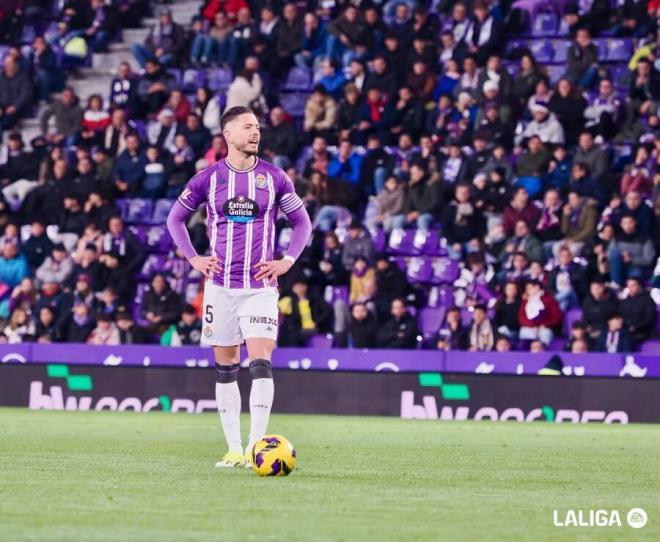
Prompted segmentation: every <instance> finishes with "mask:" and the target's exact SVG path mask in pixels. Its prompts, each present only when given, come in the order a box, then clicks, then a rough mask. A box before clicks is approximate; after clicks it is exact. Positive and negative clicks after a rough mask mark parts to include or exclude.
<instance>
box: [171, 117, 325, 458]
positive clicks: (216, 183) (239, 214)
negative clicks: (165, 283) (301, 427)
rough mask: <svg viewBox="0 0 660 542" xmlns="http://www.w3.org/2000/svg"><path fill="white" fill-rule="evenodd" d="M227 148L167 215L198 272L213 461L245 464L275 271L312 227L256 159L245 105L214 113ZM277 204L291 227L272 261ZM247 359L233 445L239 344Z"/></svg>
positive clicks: (260, 416) (257, 411)
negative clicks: (217, 434)
mask: <svg viewBox="0 0 660 542" xmlns="http://www.w3.org/2000/svg"><path fill="white" fill-rule="evenodd" d="M221 127H222V133H223V135H224V137H225V140H226V142H227V149H228V154H227V157H226V158H225V159H224V160H220V161H219V162H216V163H215V164H213V165H212V166H209V167H207V168H206V169H204V170H203V171H201V172H199V173H198V174H197V175H195V176H194V177H193V178H192V179H190V181H189V182H188V185H187V186H186V188H185V189H184V190H183V192H182V193H181V195H180V196H179V197H178V199H177V201H176V202H175V203H174V206H173V207H172V210H171V211H170V214H169V216H168V218H167V227H168V229H169V231H170V234H171V235H172V239H174V242H175V244H176V246H177V247H179V248H180V249H181V251H182V252H183V254H184V255H185V257H186V258H187V259H188V261H189V262H190V264H191V265H192V266H193V267H194V268H195V269H196V270H197V271H200V272H201V273H203V275H204V276H205V277H206V284H205V288H204V303H203V307H204V309H203V312H204V314H203V320H204V322H203V328H202V338H201V342H202V344H208V345H211V346H213V351H214V357H215V368H216V385H215V397H216V400H217V403H218V412H219V413H220V422H221V424H222V429H223V431H224V434H225V438H226V440H227V445H228V446H229V451H228V452H227V454H226V455H225V456H224V457H223V459H222V460H221V461H219V462H218V463H216V465H215V466H216V467H240V466H245V467H246V468H249V467H250V466H251V464H252V460H251V450H252V447H253V446H254V443H255V442H256V441H257V440H259V439H260V438H261V437H263V436H264V435H265V434H266V427H267V425H268V417H269V416H270V409H271V405H272V403H273V392H274V387H273V373H272V369H271V355H272V353H273V349H274V348H275V344H276V340H277V323H278V312H277V301H278V290H277V277H278V276H280V275H283V274H284V273H286V272H287V271H288V270H289V269H290V268H291V266H292V265H293V264H294V262H295V261H296V259H297V258H298V257H299V256H300V254H301V252H302V251H303V249H304V247H305V245H306V244H307V241H308V240H309V237H310V235H311V231H312V225H311V222H310V220H309V216H308V214H307V211H306V210H305V207H304V206H303V202H302V200H301V199H300V198H299V197H298V196H297V195H296V193H295V191H294V187H293V182H292V181H291V179H290V178H289V177H288V176H287V174H286V173H285V172H284V171H283V170H282V169H280V168H279V167H277V166H274V165H273V164H269V163H268V162H265V161H264V160H261V159H260V158H259V157H258V156H257V152H258V149H259V137H260V133H259V129H260V127H259V122H258V120H257V117H256V116H255V115H254V114H253V113H252V111H251V110H250V109H248V108H247V107H232V108H231V109H229V110H228V111H226V112H225V114H224V115H223V116H222V120H221ZM202 203H205V204H206V210H207V213H208V226H207V233H208V236H209V241H210V250H211V255H210V256H200V255H199V254H197V252H196V251H195V249H194V248H193V246H192V244H191V242H190V236H189V234H188V230H187V229H186V222H187V220H188V219H189V218H190V216H191V215H192V214H193V212H195V210H196V209H197V207H198V206H199V205H201V204H202ZM278 210H281V211H283V212H284V214H285V215H286V216H287V218H288V220H289V222H290V223H291V225H292V227H293V233H292V237H291V242H290V244H289V248H288V250H287V253H286V254H285V255H284V257H282V258H281V259H274V245H275V221H276V220H277V214H278ZM243 341H245V343H246V346H247V352H248V357H249V359H250V375H251V377H252V389H251V391H250V434H249V439H248V443H247V448H245V452H244V451H243V448H242V441H241V428H240V414H241V396H240V391H239V389H238V382H237V378H238V371H239V361H240V359H239V354H240V345H241V344H242V343H243Z"/></svg>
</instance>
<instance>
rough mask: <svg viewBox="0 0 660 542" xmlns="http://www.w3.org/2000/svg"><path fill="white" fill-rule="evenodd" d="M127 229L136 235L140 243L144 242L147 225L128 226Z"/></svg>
mask: <svg viewBox="0 0 660 542" xmlns="http://www.w3.org/2000/svg"><path fill="white" fill-rule="evenodd" d="M128 229H129V231H130V232H131V233H132V234H133V235H135V237H137V239H138V241H140V243H144V242H145V240H146V238H147V226H129V227H128Z"/></svg>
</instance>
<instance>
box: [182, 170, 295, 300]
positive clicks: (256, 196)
mask: <svg viewBox="0 0 660 542" xmlns="http://www.w3.org/2000/svg"><path fill="white" fill-rule="evenodd" d="M178 201H179V203H180V204H181V205H183V206H184V207H186V208H187V209H189V210H190V211H194V210H196V209H197V207H198V206H199V205H201V204H202V203H206V210H207V214H208V227H207V233H208V236H209V241H210V246H211V255H212V256H216V257H218V258H219V259H220V262H221V263H222V270H221V271H220V272H218V273H216V274H215V275H214V277H213V282H214V284H217V285H218V286H224V287H225V288H265V287H268V286H273V283H271V284H269V283H268V282H267V281H266V280H265V279H263V280H259V281H257V280H255V279H254V277H255V275H256V273H257V270H256V269H254V266H255V265H256V264H257V263H259V262H260V261H268V260H272V259H273V253H274V250H275V221H276V219H277V211H278V209H281V210H282V211H283V212H284V213H285V214H287V215H288V214H290V213H292V212H293V211H295V210H297V209H299V208H300V207H302V206H303V202H302V200H301V199H300V198H299V197H298V196H297V194H296V193H295V190H294V187H293V182H292V181H291V179H290V178H289V176H288V175H287V174H286V173H285V172H284V170H282V169H281V168H279V167H277V166H274V165H273V164H270V163H268V162H265V161H263V160H260V159H257V161H256V162H255V165H254V166H253V167H252V168H250V169H247V170H244V171H239V170H236V169H234V168H232V167H231V166H230V165H229V164H228V163H227V160H220V161H219V162H216V163H215V164H213V165H212V166H209V167H207V168H206V169H204V170H202V171H200V172H199V173H198V174H197V175H195V176H194V177H193V178H192V179H190V182H189V183H188V185H187V186H186V188H185V189H184V191H183V192H182V193H181V195H180V196H179V200H178Z"/></svg>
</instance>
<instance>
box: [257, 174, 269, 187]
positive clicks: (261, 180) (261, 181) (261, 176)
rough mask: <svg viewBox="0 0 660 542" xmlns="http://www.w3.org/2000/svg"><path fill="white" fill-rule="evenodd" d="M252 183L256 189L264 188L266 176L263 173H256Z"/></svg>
mask: <svg viewBox="0 0 660 542" xmlns="http://www.w3.org/2000/svg"><path fill="white" fill-rule="evenodd" d="M254 182H255V184H256V185H257V188H266V184H267V183H268V181H267V179H266V176H265V175H264V174H263V173H257V175H255V177H254Z"/></svg>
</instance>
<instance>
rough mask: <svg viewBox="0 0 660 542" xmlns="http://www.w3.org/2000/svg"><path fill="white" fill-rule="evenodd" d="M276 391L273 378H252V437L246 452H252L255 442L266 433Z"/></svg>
mask: <svg viewBox="0 0 660 542" xmlns="http://www.w3.org/2000/svg"><path fill="white" fill-rule="evenodd" d="M274 393H275V385H274V383H273V379H272V378H256V379H254V380H252V389H251V390H250V438H249V440H248V447H247V449H246V454H251V453H252V448H253V447H254V443H255V442H257V441H258V440H259V439H260V438H262V437H263V436H264V435H265V434H266V428H267V427H268V418H269V417H270V409H271V407H272V406H273V395H274Z"/></svg>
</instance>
